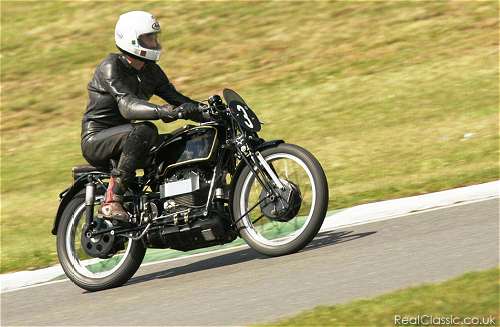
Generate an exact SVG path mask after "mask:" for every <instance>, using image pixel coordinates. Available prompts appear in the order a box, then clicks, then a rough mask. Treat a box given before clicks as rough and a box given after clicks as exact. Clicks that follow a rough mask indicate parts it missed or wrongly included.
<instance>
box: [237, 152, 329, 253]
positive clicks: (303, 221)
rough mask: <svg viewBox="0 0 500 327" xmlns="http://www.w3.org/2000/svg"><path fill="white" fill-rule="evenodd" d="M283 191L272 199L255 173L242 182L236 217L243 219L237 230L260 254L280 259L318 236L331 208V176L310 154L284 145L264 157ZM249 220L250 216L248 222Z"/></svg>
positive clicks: (247, 173) (244, 174)
mask: <svg viewBox="0 0 500 327" xmlns="http://www.w3.org/2000/svg"><path fill="white" fill-rule="evenodd" d="M261 154H262V156H263V157H264V159H265V160H266V162H267V163H268V164H269V166H270V167H271V169H273V170H274V172H275V173H276V175H277V177H278V178H279V180H280V181H281V183H282V185H283V188H282V189H279V190H278V189H277V190H276V192H277V195H278V196H271V197H269V191H268V190H266V189H265V188H264V187H263V186H262V184H261V183H260V182H259V181H258V179H257V178H256V177H255V176H254V174H253V173H252V172H251V171H250V168H249V167H248V166H247V167H245V168H244V169H243V170H242V172H241V174H240V177H239V178H238V180H237V182H236V186H235V189H234V196H233V215H234V217H235V219H238V218H239V217H243V218H242V219H241V220H240V221H239V222H238V223H237V227H238V230H239V232H240V235H241V237H242V238H243V239H244V240H245V241H246V242H247V243H248V244H249V245H250V246H251V247H252V248H253V249H255V250H256V251H258V252H260V253H262V254H265V255H269V256H279V255H285V254H290V253H294V252H297V251H299V250H301V249H302V248H303V247H304V246H306V245H307V244H308V243H309V242H310V241H311V240H312V239H313V238H314V236H316V234H317V233H318V231H319V229H320V227H321V225H322V223H323V220H324V219H325V215H326V211H327V208H328V185H327V181H326V177H325V173H324V171H323V169H322V168H321V165H320V164H319V162H318V161H317V160H316V158H314V156H313V155H312V154H311V153H309V152H308V151H306V150H305V149H303V148H301V147H299V146H296V145H292V144H280V145H278V146H277V147H274V148H270V149H266V150H264V151H262V153H261ZM243 215H245V216H243Z"/></svg>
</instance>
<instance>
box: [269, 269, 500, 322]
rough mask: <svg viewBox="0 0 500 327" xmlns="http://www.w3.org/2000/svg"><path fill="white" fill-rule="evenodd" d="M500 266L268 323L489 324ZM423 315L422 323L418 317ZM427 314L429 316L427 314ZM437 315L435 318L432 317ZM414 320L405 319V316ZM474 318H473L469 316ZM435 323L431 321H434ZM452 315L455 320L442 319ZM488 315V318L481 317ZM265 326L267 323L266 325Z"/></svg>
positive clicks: (494, 308) (499, 315)
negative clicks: (476, 320) (410, 322)
mask: <svg viewBox="0 0 500 327" xmlns="http://www.w3.org/2000/svg"><path fill="white" fill-rule="evenodd" d="M499 272H500V270H499V269H491V270H487V271H482V272H474V273H467V274H465V275H463V276H461V277H459V278H455V279H452V280H449V281H446V282H444V283H440V284H428V285H423V286H418V287H413V288H408V289H404V290H400V291H397V292H393V293H389V294H385V295H382V296H378V297H375V298H373V299H369V300H359V301H354V302H351V303H347V304H341V305H336V306H320V307H317V308H315V309H313V310H310V311H307V312H303V313H301V314H298V315H297V316H295V317H291V318H287V319H283V320H281V321H279V322H276V323H273V324H268V325H265V326H398V323H399V325H400V326H405V325H406V326H408V325H412V326H425V325H429V326H433V325H434V326H436V325H446V326H449V325H456V326H466V325H480V324H478V323H475V324H471V323H470V322H473V321H475V320H472V319H474V318H478V319H479V321H480V322H483V325H488V321H491V320H490V319H489V318H490V317H493V318H494V321H495V323H494V324H489V325H490V326H497V325H498V321H499V319H500V313H499V306H498V305H499V302H498V301H499V291H500V289H499V287H500V283H499ZM418 316H420V319H421V320H420V323H418V324H417V323H415V321H416V320H415V319H417V317H418ZM425 316H427V317H425ZM430 317H433V318H430ZM405 318H406V319H407V320H408V321H413V323H412V324H408V322H406V324H404V323H403V319H405ZM467 318H470V319H471V320H470V321H469V320H467ZM430 319H434V320H432V321H433V322H434V324H429V323H428V322H429V321H431V320H430ZM436 319H448V321H451V322H454V323H447V324H445V323H443V322H441V323H439V321H444V322H446V320H436ZM481 319H484V320H481ZM263 326H264V325H263Z"/></svg>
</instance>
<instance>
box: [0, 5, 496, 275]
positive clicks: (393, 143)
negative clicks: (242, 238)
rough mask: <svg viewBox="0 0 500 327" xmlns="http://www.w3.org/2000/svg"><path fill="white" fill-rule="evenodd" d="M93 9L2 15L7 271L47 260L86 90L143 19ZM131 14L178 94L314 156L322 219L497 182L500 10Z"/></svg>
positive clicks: (162, 9)
mask: <svg viewBox="0 0 500 327" xmlns="http://www.w3.org/2000/svg"><path fill="white" fill-rule="evenodd" d="M98 7H99V8H98V9H97V8H96V4H95V3H93V2H83V1H72V2H57V1H50V2H49V1H37V2H19V1H2V2H1V11H2V12H1V13H2V15H1V23H2V28H1V73H0V77H1V84H2V89H1V91H2V92H1V124H0V132H1V197H2V203H1V229H2V230H1V231H2V233H1V236H2V240H1V245H2V247H1V267H0V272H2V273H3V272H7V271H14V270H19V269H26V268H36V267H42V266H47V265H50V264H53V263H55V262H56V261H57V259H56V256H55V240H54V237H52V236H51V235H50V234H49V232H50V229H51V225H52V221H53V217H54V214H55V212H56V209H57V206H58V202H57V195H58V193H59V192H60V191H61V190H62V189H64V188H65V187H67V186H68V185H69V184H70V183H71V177H70V171H71V167H72V166H73V165H77V164H81V163H83V162H84V160H83V158H82V157H81V154H80V145H79V142H80V137H79V134H80V122H81V117H82V114H83V112H84V110H85V106H86V102H87V95H86V85H87V83H88V81H89V80H90V78H91V76H92V73H93V70H94V68H95V66H96V65H97V64H98V63H99V61H100V60H102V59H103V58H104V57H105V56H106V55H107V54H108V53H109V52H114V51H115V48H114V43H113V29H114V24H115V22H116V19H117V16H118V14H119V13H122V12H124V11H127V10H132V9H138V6H137V3H134V2H121V3H115V2H100V3H99V6H98ZM140 7H141V9H144V10H149V11H151V12H153V13H155V14H156V15H157V16H158V18H159V20H160V23H161V24H162V26H163V29H164V31H163V34H162V38H163V47H164V49H165V51H164V53H163V55H162V58H161V60H160V64H161V66H162V67H163V68H164V69H165V71H166V72H167V74H168V75H169V76H170V78H171V79H172V81H173V83H174V84H175V85H176V86H177V88H178V89H180V90H181V91H183V92H184V93H186V94H188V95H190V96H192V97H194V98H198V99H206V98H207V97H208V96H210V95H212V94H214V93H216V92H220V91H221V90H222V89H223V88H224V87H230V88H233V89H235V90H237V91H238V92H239V93H241V95H242V96H243V97H244V98H245V99H246V100H247V101H248V103H249V104H250V105H251V106H252V108H253V109H254V110H255V111H256V113H257V114H258V115H259V116H260V118H261V119H262V120H263V121H264V122H266V125H264V129H263V132H262V136H263V137H264V138H269V139H273V138H283V139H285V140H286V141H288V142H290V143H296V144H299V145H302V146H304V147H305V148H307V149H309V150H310V151H311V152H313V153H314V154H315V155H316V156H317V157H318V159H319V160H320V162H321V163H322V165H323V167H324V169H325V171H326V173H327V177H328V180H329V187H330V209H335V208H343V207H348V206H352V205H355V204H361V203H367V202H372V201H377V200H382V199H390V198H397V197H402V196H407V195H415V194H421V193H427V192H432V191H438V190H443V189H448V188H453V187H458V186H464V185H471V184H476V183H481V182H487V181H492V180H496V179H498V168H499V167H498V157H499V151H498V144H499V143H498V142H499V133H498V103H499V102H498V89H499V88H498V87H499V85H498V73H499V71H498V3H497V2H473V1H471V2H441V1H436V2H402V1H394V2H393V1H388V2H253V3H248V2H203V4H202V5H201V4H200V3H199V2H189V1H184V2H141V6H140ZM152 101H160V100H159V99H158V98H154V99H152ZM177 125H178V124H177ZM177 125H176V124H171V125H168V126H161V129H162V130H164V131H168V130H171V129H173V128H175V127H176V126H177ZM468 133H471V135H472V137H470V138H464V135H465V134H468Z"/></svg>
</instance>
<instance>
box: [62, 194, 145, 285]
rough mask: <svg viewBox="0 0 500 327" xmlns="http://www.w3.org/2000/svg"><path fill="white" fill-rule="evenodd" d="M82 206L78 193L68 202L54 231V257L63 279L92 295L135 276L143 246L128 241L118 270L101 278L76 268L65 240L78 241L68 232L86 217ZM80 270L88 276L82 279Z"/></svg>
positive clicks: (80, 196) (76, 236)
mask: <svg viewBox="0 0 500 327" xmlns="http://www.w3.org/2000/svg"><path fill="white" fill-rule="evenodd" d="M82 207H83V208H85V193H84V192H80V193H78V194H77V195H76V196H75V197H74V198H73V199H72V200H71V201H70V202H69V203H68V205H67V206H66V208H65V209H64V212H63V214H62V216H61V221H60V223H59V227H58V229H57V255H58V257H59V262H60V263H61V266H62V268H63V270H64V272H65V273H66V276H67V277H68V278H69V279H70V280H71V281H73V283H75V284H76V285H78V286H79V287H81V288H83V289H85V290H87V291H91V292H93V291H100V290H105V289H109V288H113V287H117V286H121V285H123V284H124V283H126V282H127V281H128V280H129V279H130V278H131V277H132V276H133V275H134V274H135V272H136V271H137V269H139V266H140V265H141V263H142V260H143V258H144V255H145V253H146V247H145V246H144V244H143V243H142V241H141V240H139V241H130V240H129V241H128V242H129V243H130V244H129V245H128V246H127V251H126V252H125V254H124V255H123V256H125V258H124V259H123V260H120V261H119V263H118V264H117V266H118V265H119V266H118V267H115V268H113V270H114V271H112V272H111V273H109V274H108V275H106V274H102V275H103V276H102V277H101V276H100V275H99V274H95V277H94V276H92V272H90V271H89V272H88V273H86V272H85V270H83V269H85V268H84V267H83V265H82V266H79V264H80V261H78V260H75V259H74V258H73V260H71V259H70V257H72V256H74V252H76V251H75V250H74V249H71V246H70V247H69V248H68V244H72V243H71V242H73V240H69V239H68V238H73V237H75V238H77V240H78V239H79V238H80V235H73V237H72V235H71V231H70V229H72V228H71V227H72V226H74V225H75V219H85V214H84V213H83V215H82V214H81V212H82ZM83 212H84V210H83ZM79 213H80V214H79ZM78 216H79V217H78ZM68 227H70V228H68ZM129 247H130V249H129ZM71 251H73V252H71ZM82 271H84V272H85V274H86V275H88V276H85V275H84V274H83V273H82Z"/></svg>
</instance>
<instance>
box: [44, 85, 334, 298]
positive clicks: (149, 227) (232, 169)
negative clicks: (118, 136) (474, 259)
mask: <svg viewBox="0 0 500 327" xmlns="http://www.w3.org/2000/svg"><path fill="white" fill-rule="evenodd" d="M223 98H224V100H225V103H224V101H223V100H222V98H221V97H220V96H218V95H214V96H212V97H210V98H209V99H208V105H207V106H206V108H205V109H204V110H205V114H206V115H209V117H211V119H210V121H208V122H205V123H201V124H199V125H196V126H194V125H187V126H185V127H184V128H181V129H179V130H177V131H174V132H173V133H171V134H167V135H163V137H162V139H163V140H162V142H161V144H160V145H158V146H156V147H154V148H153V149H151V151H150V164H149V165H148V167H147V168H145V169H144V174H143V175H141V176H137V177H136V178H135V180H134V182H133V183H131V184H132V185H130V187H129V189H128V191H127V192H126V193H125V197H124V208H125V209H126V210H127V211H128V213H129V214H130V217H131V222H130V224H125V225H124V224H121V223H117V222H116V221H110V220H104V219H101V218H99V216H98V215H97V208H98V206H99V205H101V204H102V202H103V200H104V194H105V192H106V189H107V185H108V182H109V177H110V171H111V169H112V165H110V167H92V166H89V165H84V166H77V167H74V168H73V177H74V182H73V184H72V185H71V186H70V187H69V188H68V189H66V190H65V191H63V192H62V193H61V194H60V204H59V208H58V211H57V214H56V217H55V221H54V226H53V229H52V234H54V235H56V237H57V254H58V258H59V261H60V263H61V266H62V268H63V270H64V272H65V273H66V275H67V277H68V278H69V279H70V280H71V281H73V282H74V283H75V284H76V285H78V286H79V287H81V288H83V289H85V290H88V291H99V290H104V289H108V288H113V287H117V286H120V285H122V284H124V283H126V282H127V281H128V280H129V279H130V278H131V277H132V276H133V275H134V274H135V272H136V271H137V269H138V268H139V266H140V265H141V263H142V260H143V258H144V255H145V253H146V249H147V248H157V249H167V248H170V249H175V250H180V251H189V250H193V249H199V248H205V247H210V246H214V245H221V244H225V243H230V242H232V241H234V240H235V239H236V238H237V237H238V236H240V237H241V238H242V239H243V240H244V241H245V242H246V243H247V244H248V245H249V246H250V247H251V248H253V249H254V250H256V251H257V252H259V253H261V254H264V255H267V256H281V255H286V254H291V253H294V252H297V251H299V250H301V249H302V248H304V247H305V246H306V245H307V244H308V243H309V242H310V241H311V240H312V239H313V238H314V237H315V236H316V234H317V233H318V231H319V229H320V227H321V225H322V223H323V220H324V218H325V215H326V211H327V206H328V185H327V180H326V176H325V173H324V171H323V169H322V167H321V165H320V163H319V162H318V160H317V159H316V158H315V157H314V156H313V155H312V154H311V153H309V152H308V151H307V150H305V149H303V148H301V147H299V146H297V145H293V144H287V143H285V142H284V141H283V140H273V141H265V140H263V139H262V138H260V137H259V136H258V132H259V131H260V130H261V125H262V123H261V122H260V121H259V119H258V118H257V116H256V115H255V113H254V112H253V111H252V110H251V109H250V107H249V106H248V105H247V103H246V102H245V101H244V100H243V98H241V97H240V96H239V95H238V94H237V93H236V92H234V91H232V90H230V89H225V90H224V91H223ZM111 163H112V164H113V162H111Z"/></svg>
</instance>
